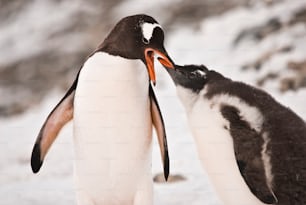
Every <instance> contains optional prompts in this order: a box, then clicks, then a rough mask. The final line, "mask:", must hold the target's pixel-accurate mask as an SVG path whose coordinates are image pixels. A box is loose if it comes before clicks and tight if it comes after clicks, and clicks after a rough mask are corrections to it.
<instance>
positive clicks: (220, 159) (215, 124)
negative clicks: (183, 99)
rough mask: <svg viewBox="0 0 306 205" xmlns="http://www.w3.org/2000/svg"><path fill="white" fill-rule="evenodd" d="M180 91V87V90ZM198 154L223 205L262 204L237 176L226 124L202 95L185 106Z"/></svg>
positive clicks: (218, 111)
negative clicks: (191, 103)
mask: <svg viewBox="0 0 306 205" xmlns="http://www.w3.org/2000/svg"><path fill="white" fill-rule="evenodd" d="M179 89H183V88H179ZM185 107H186V108H187V113H188V121H189V125H190V127H191V130H192V134H193V136H194V138H195V142H196V146H197V150H198V155H199V158H200V160H201V163H202V165H203V166H204V169H205V171H206V172H207V174H208V176H209V179H210V182H211V183H212V185H213V186H214V188H215V191H216V193H217V195H218V196H219V197H220V199H221V201H222V202H223V204H224V205H261V204H263V203H262V202H261V201H260V200H258V199H257V198H256V197H255V196H254V195H253V194H252V193H251V191H250V190H249V188H248V186H247V184H246V183H245V181H244V180H243V177H242V176H241V174H240V171H239V168H238V165H237V162H236V159H235V153H234V145H233V139H232V137H231V135H230V133H229V130H227V129H225V128H226V127H228V126H229V122H228V121H227V120H226V119H225V118H223V116H222V115H221V113H220V110H219V106H218V105H214V104H213V103H211V102H209V100H208V99H206V98H205V97H203V96H202V95H201V96H200V97H198V98H197V99H196V100H195V101H194V104H193V105H192V106H190V105H187V104H185Z"/></svg>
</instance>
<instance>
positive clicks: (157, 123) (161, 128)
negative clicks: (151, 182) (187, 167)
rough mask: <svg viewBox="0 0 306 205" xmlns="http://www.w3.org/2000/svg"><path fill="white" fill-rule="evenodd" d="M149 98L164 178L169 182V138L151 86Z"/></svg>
mask: <svg viewBox="0 0 306 205" xmlns="http://www.w3.org/2000/svg"><path fill="white" fill-rule="evenodd" d="M149 96H150V101H151V116H152V122H153V125H154V127H155V130H156V134H157V137H158V143H159V147H160V152H161V156H162V160H163V167H164V177H165V179H166V180H167V179H168V176H169V154H168V144H167V136H166V130H165V125H164V120H163V117H162V115H161V112H160V109H159V105H158V102H157V99H156V96H155V93H154V90H153V88H152V86H151V84H150V86H149Z"/></svg>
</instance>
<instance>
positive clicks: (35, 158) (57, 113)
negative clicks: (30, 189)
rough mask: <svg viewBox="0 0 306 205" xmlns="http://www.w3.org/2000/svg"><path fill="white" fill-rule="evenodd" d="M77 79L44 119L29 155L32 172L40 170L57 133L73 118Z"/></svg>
mask: <svg viewBox="0 0 306 205" xmlns="http://www.w3.org/2000/svg"><path fill="white" fill-rule="evenodd" d="M77 79H78V77H77V78H76V80H75V81H74V83H73V84H72V86H71V87H70V89H69V90H68V91H67V93H66V94H65V96H64V97H63V98H62V99H61V101H60V102H59V103H58V104H57V105H56V106H55V108H54V109H53V110H52V111H51V113H50V114H49V115H48V117H47V119H46V121H45V122H44V124H43V126H42V128H41V129H40V131H39V134H38V136H37V138H36V142H35V144H34V147H33V151H32V157H31V167H32V171H33V173H37V172H38V171H39V170H40V168H41V166H42V164H43V160H44V158H45V156H46V154H47V152H48V150H49V148H50V147H51V145H52V143H53V142H54V140H55V138H56V137H57V135H58V133H59V132H60V130H61V129H62V127H64V125H65V124H67V122H69V121H70V120H71V119H72V118H73V99H74V94H75V89H76V85H77Z"/></svg>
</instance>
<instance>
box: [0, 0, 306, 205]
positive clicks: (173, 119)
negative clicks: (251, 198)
mask: <svg viewBox="0 0 306 205" xmlns="http://www.w3.org/2000/svg"><path fill="white" fill-rule="evenodd" d="M137 2H138V3H139V4H138V5H140V6H138V7H136V8H133V9H132V8H131V6H130V4H129V3H133V5H135V4H136V3H137ZM140 2H142V3H140ZM152 2H153V1H151V3H150V4H145V3H143V1H139V0H138V1H136V0H133V1H127V3H126V4H123V5H122V6H121V7H119V8H118V11H117V14H118V16H122V17H123V16H125V15H130V14H134V13H138V12H142V13H148V14H151V15H152V16H154V14H155V18H156V19H157V20H158V19H159V16H158V15H163V14H158V13H156V9H155V10H154V11H152V12H151V13H150V11H151V10H150V8H152V7H153V8H157V7H158V6H157V5H158V3H161V2H164V1H156V2H155V3H152ZM305 4H306V2H305V1H303V0H287V1H282V2H280V3H278V4H276V5H275V6H272V7H269V8H267V7H265V6H263V5H262V4H261V3H258V5H257V6H255V7H252V8H236V9H234V10H231V11H229V12H227V13H225V14H223V15H221V16H216V17H212V18H207V19H203V20H202V22H201V25H200V28H199V29H198V30H194V29H192V28H188V27H184V26H183V25H181V26H177V27H175V29H174V30H173V31H172V32H171V33H165V40H166V42H165V44H166V49H167V50H168V53H169V55H170V56H171V57H172V59H173V60H174V61H175V62H176V63H177V64H205V65H206V66H207V67H208V68H210V69H215V70H216V71H218V72H221V73H222V74H224V75H225V76H227V77H230V78H232V79H235V80H239V81H243V82H246V83H249V84H252V85H255V77H258V76H261V75H264V74H265V73H266V72H269V71H271V70H274V71H278V72H283V70H284V61H285V60H286V59H289V58H290V59H296V60H300V59H305V57H306V43H305V42H306V27H305V25H303V24H297V25H295V26H293V27H291V28H290V29H289V30H286V31H284V32H282V31H280V32H278V33H277V34H272V35H270V36H268V37H266V38H265V39H264V40H262V41H260V42H254V41H252V39H249V40H247V41H244V42H243V43H241V44H239V46H238V47H237V48H235V49H233V47H232V42H233V40H234V38H235V36H236V35H237V34H238V32H239V31H241V30H242V28H247V27H250V26H255V25H258V24H260V23H263V22H265V21H266V20H267V19H269V18H271V17H275V16H280V17H281V18H282V19H284V21H285V20H286V18H288V16H290V15H291V14H292V13H293V12H294V11H296V10H297V9H298V8H299V7H301V5H305ZM42 6H43V4H42ZM43 8H45V7H44V6H43ZM35 9H37V8H35ZM51 9H54V8H51ZM119 14H120V15H119ZM58 18H62V17H61V16H59V17H58ZM118 18H119V17H118ZM42 21H43V20H42ZM41 25H43V22H41ZM10 29H11V30H10V32H14V28H10ZM2 37H3V36H2ZM0 40H1V39H0ZM35 41H36V39H34V37H33V38H32V37H31V38H30V39H29V43H31V44H32V43H33V44H35V43H34V42H35ZM25 42H26V41H25ZM288 43H290V44H291V45H293V46H294V47H295V50H294V52H291V53H288V54H287V53H286V54H282V55H277V56H276V57H274V58H272V59H270V60H269V61H268V63H266V64H265V65H264V68H263V69H261V71H259V72H255V71H242V70H241V69H239V68H241V66H242V65H243V64H244V63H246V62H248V61H249V60H250V59H252V58H254V56H260V54H261V53H262V52H264V51H265V50H269V48H273V47H282V46H284V45H286V44H288ZM0 45H1V44H0ZM28 54H29V53H26V52H24V51H23V50H22V49H21V50H20V52H19V53H18V55H20V56H22V55H28ZM8 59H9V57H8ZM156 65H157V66H156V72H157V86H156V87H155V91H156V94H157V96H158V100H159V103H160V107H161V110H162V113H163V116H164V120H165V124H166V131H167V135H168V144H169V151H170V162H171V174H181V175H183V176H184V177H186V178H187V180H186V181H183V182H178V183H166V184H155V185H154V199H155V201H154V204H156V205H185V204H189V205H200V204H201V205H203V204H206V205H219V204H220V203H219V202H218V199H217V197H216V194H215V193H214V192H213V189H212V187H211V185H210V184H209V180H208V178H207V177H206V175H205V171H204V170H203V169H202V167H201V165H200V163H199V161H198V158H197V154H196V150H195V146H194V142H193V139H192V136H191V134H190V131H189V130H188V125H187V123H186V117H185V113H184V110H183V107H182V106H181V104H180V102H179V101H178V99H177V97H176V93H175V88H174V85H173V83H172V82H171V80H170V78H169V77H168V76H167V73H166V72H165V71H164V70H163V68H162V67H161V66H158V63H156ZM285 74H286V73H285ZM263 89H265V90H266V91H268V92H269V93H270V94H272V95H273V96H274V97H275V98H276V99H277V100H278V101H280V102H281V103H283V104H284V105H286V106H288V107H290V108H291V109H292V110H294V111H295V112H297V113H298V114H299V115H300V116H301V117H302V118H303V119H304V120H306V106H305V102H306V89H300V90H298V91H296V92H293V91H289V92H286V93H280V92H279V91H278V87H277V83H276V82H275V83H274V82H270V83H267V84H265V86H264V87H263ZM62 96H63V93H61V92H59V91H58V92H57V91H54V92H52V93H51V94H50V95H49V97H48V98H46V99H45V100H44V102H43V103H41V105H39V106H37V107H35V108H32V109H30V110H28V111H27V112H26V113H24V114H23V115H20V116H17V117H11V118H7V119H0V205H13V204H14V205H16V204H20V205H54V204H57V205H67V204H75V197H74V190H73V177H72V174H73V169H72V161H73V143H72V124H71V123H70V124H69V125H67V126H66V127H65V128H64V129H63V130H62V131H61V133H60V135H59V136H58V138H57V140H56V142H55V143H54V144H53V146H52V148H51V149H50V151H49V153H48V155H47V157H46V159H45V161H44V165H43V167H42V169H41V171H40V172H39V173H38V174H37V175H34V174H33V173H32V171H31V168H30V163H29V159H30V156H31V151H32V147H33V144H34V142H35V139H36V136H37V134H38V132H39V129H40V127H41V126H42V124H43V122H44V120H45V118H46V117H47V115H48V114H49V112H50V111H51V110H52V109H53V107H54V106H55V105H56V104H57V102H58V101H59V100H60V98H61V97H62ZM154 139H155V138H154ZM152 170H153V174H156V173H159V172H161V170H162V165H161V161H160V154H159V148H158V144H157V142H156V139H155V142H154V147H153V163H152Z"/></svg>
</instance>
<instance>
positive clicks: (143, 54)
mask: <svg viewBox="0 0 306 205" xmlns="http://www.w3.org/2000/svg"><path fill="white" fill-rule="evenodd" d="M163 43H164V32H163V30H162V28H161V26H160V25H159V24H158V23H157V21H156V20H155V19H154V18H152V17H150V16H147V15H134V16H128V17H125V18H123V19H122V20H120V21H119V22H118V23H117V25H116V26H115V27H114V29H113V30H112V31H111V32H110V34H109V35H108V36H107V37H106V39H105V40H104V42H103V43H102V44H101V45H100V46H98V48H97V49H96V50H95V51H94V52H93V53H92V54H91V55H90V56H89V57H88V58H87V60H86V61H85V63H84V64H83V66H82V67H81V69H80V71H79V72H78V74H77V76H76V79H75V81H74V83H73V84H72V86H71V88H70V89H69V90H68V92H67V93H66V95H65V96H64V97H63V98H62V100H61V101H60V102H59V103H58V104H57V106H56V107H55V108H54V109H53V111H52V112H51V113H50V114H49V116H48V117H47V119H46V121H45V123H44V125H43V126H42V128H41V130H40V132H39V135H38V137H37V140H36V143H35V145H34V148H33V152H32V159H31V166H32V170H33V172H34V173H36V172H38V171H39V169H40V168H41V166H42V163H43V159H44V157H45V156H46V153H47V151H48V150H49V148H50V146H51V144H52V143H53V141H54V140H55V138H56V136H57V135H58V133H59V132H60V130H61V128H62V127H63V126H64V125H65V124H66V123H67V122H69V121H70V120H71V119H73V124H74V144H75V161H74V168H75V184H76V194H77V203H78V204H79V205H104V204H105V205H119V204H120V205H144V204H146V205H150V204H152V203H153V199H152V189H153V183H152V174H151V148H152V126H155V128H156V133H157V136H158V141H159V145H160V149H161V155H162V161H163V166H164V176H165V178H166V179H167V177H168V174H169V158H168V148H167V139H166V133H165V128H164V123H163V118H162V116H161V112H160V110H159V106H158V103H157V100H156V97H155V95H154V91H153V89H152V87H151V84H150V80H151V81H152V82H153V83H154V84H155V72H154V55H155V54H157V55H158V56H159V57H160V58H162V59H163V63H165V64H167V65H168V66H169V67H172V66H173V65H172V62H171V60H170V59H169V57H168V55H167V52H166V50H165V49H164V45H163ZM142 63H144V64H145V65H146V68H147V69H144V66H143V65H142ZM149 79H150V80H149Z"/></svg>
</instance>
